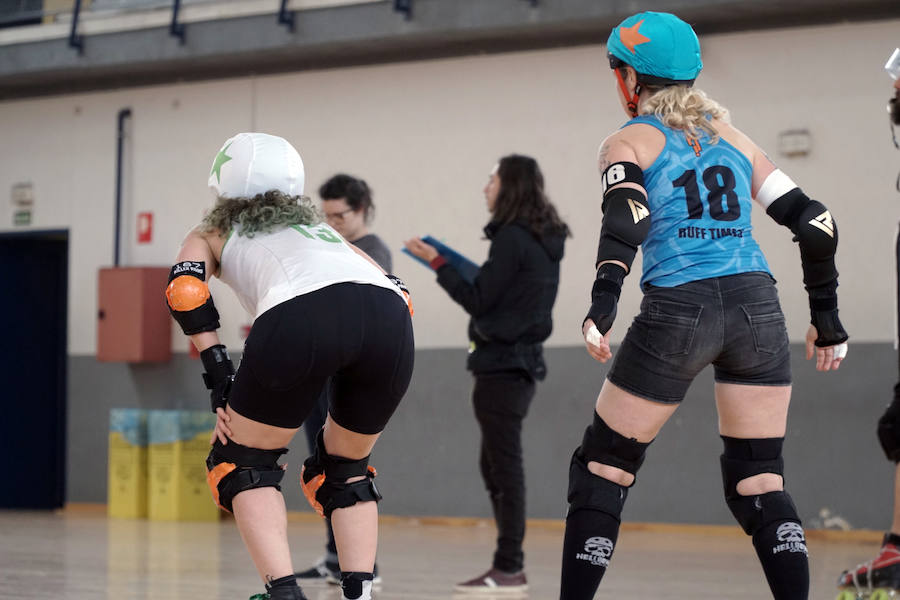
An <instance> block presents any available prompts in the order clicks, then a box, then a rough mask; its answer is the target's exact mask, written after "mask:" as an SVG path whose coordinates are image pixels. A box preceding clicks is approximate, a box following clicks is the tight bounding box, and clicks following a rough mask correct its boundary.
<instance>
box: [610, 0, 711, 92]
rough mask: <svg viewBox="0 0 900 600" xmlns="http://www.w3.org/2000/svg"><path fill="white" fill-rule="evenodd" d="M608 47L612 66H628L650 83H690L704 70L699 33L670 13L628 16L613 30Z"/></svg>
mask: <svg viewBox="0 0 900 600" xmlns="http://www.w3.org/2000/svg"><path fill="white" fill-rule="evenodd" d="M606 49H607V52H608V53H609V60H610V66H611V67H612V68H617V67H621V66H624V65H629V66H631V67H633V68H634V70H635V71H636V72H637V74H638V81H640V82H641V83H645V84H648V85H679V84H680V85H691V84H692V83H693V82H694V79H696V78H697V75H699V74H700V70H701V69H703V61H702V60H701V58H700V40H698V39H697V34H696V33H694V30H693V28H692V27H691V26H690V25H688V24H687V23H685V22H684V21H682V20H681V19H679V18H678V17H676V16H675V15H672V14H669V13H661V12H642V13H638V14H636V15H632V16H630V17H628V18H627V19H625V20H624V21H622V22H621V23H619V25H618V26H617V27H615V28H614V29H613V30H612V33H611V34H610V35H609V40H607V42H606Z"/></svg>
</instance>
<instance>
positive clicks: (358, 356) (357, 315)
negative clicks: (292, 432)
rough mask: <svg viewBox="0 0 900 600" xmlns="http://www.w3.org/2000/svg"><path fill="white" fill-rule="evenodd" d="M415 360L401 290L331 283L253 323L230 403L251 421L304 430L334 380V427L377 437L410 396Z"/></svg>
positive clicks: (286, 303) (410, 328) (229, 399)
mask: <svg viewBox="0 0 900 600" xmlns="http://www.w3.org/2000/svg"><path fill="white" fill-rule="evenodd" d="M413 355H414V342H413V331H412V321H411V320H410V317H409V309H408V308H407V306H406V303H405V302H404V301H403V299H402V298H400V296H399V295H397V293H396V292H393V291H391V290H389V289H385V288H381V287H378V286H374V285H364V284H357V283H340V284H336V285H331V286H328V287H326V288H323V289H320V290H317V291H315V292H310V293H309V294H304V295H302V296H297V297H296V298H293V299H292V300H289V301H287V302H283V303H281V304H279V305H277V306H275V307H273V308H271V309H269V310H267V311H266V312H264V313H263V314H261V315H260V316H259V317H258V318H257V319H256V322H255V323H254V324H253V328H252V329H251V331H250V335H249V337H248V338H247V343H246V344H245V346H244V355H243V357H242V358H241V364H240V367H239V368H238V370H237V374H236V375H235V378H234V386H233V387H232V390H231V395H230V397H229V398H228V404H229V405H230V406H231V407H232V408H233V409H234V410H235V411H236V412H237V413H238V414H241V415H243V416H245V417H247V418H250V419H253V420H254V421H259V422H261V423H265V424H267V425H274V426H276V427H288V428H296V427H300V425H301V424H302V423H303V420H304V419H305V418H306V416H307V415H308V414H309V413H310V411H311V410H312V408H313V405H314V404H315V403H316V401H317V399H318V398H319V394H321V392H322V388H323V386H324V385H325V383H326V381H328V379H329V378H331V386H332V387H331V395H330V397H331V404H330V406H329V413H330V414H331V417H332V418H333V419H334V420H335V422H337V424H338V425H340V426H341V427H345V428H347V429H349V430H351V431H354V432H356V433H363V434H373V433H379V432H381V431H382V430H383V429H384V427H385V425H386V424H387V422H388V419H390V418H391V415H392V414H393V413H394V410H395V409H396V408H397V405H398V404H399V403H400V399H401V398H402V397H403V394H404V393H406V388H407V387H408V386H409V381H410V378H411V377H412V369H413Z"/></svg>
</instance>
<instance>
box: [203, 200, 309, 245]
mask: <svg viewBox="0 0 900 600" xmlns="http://www.w3.org/2000/svg"><path fill="white" fill-rule="evenodd" d="M322 221H323V217H322V213H321V212H319V210H318V209H317V208H316V207H315V205H313V203H312V200H311V199H310V198H309V197H307V196H288V195H286V194H283V193H282V192H279V191H278V190H271V191H268V192H266V193H265V194H257V195H256V196H254V197H253V198H222V197H219V199H218V200H216V205H215V206H214V207H213V209H212V210H211V211H209V213H208V214H207V215H206V216H205V217H203V221H202V222H201V223H200V229H201V231H204V232H207V233H211V232H218V233H219V235H226V234H227V233H228V232H229V231H231V230H232V228H234V226H235V225H238V226H239V227H238V229H237V233H238V235H245V236H247V237H253V236H254V235H256V234H257V233H269V232H272V231H275V230H278V229H283V228H285V227H288V226H290V225H318V224H319V223H321V222H322Z"/></svg>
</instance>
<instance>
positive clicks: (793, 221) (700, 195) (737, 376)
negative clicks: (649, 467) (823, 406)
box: [560, 12, 847, 600]
mask: <svg viewBox="0 0 900 600" xmlns="http://www.w3.org/2000/svg"><path fill="white" fill-rule="evenodd" d="M607 50H608V52H609V64H610V67H611V68H612V75H613V78H614V81H615V85H616V86H617V89H618V95H619V100H620V101H621V104H622V108H623V109H624V110H625V112H626V113H627V114H628V116H629V118H630V120H629V121H628V122H627V123H625V125H624V126H623V127H622V128H621V129H619V130H618V131H616V132H615V133H613V134H612V135H610V136H609V137H608V138H607V139H606V140H605V141H604V142H603V144H602V145H601V147H600V153H599V170H600V173H601V175H602V178H601V189H602V194H603V203H602V210H603V221H602V224H600V226H599V229H600V242H599V246H598V250H597V261H596V266H597V272H596V279H595V281H594V285H593V289H592V291H591V301H592V302H591V307H590V310H589V311H588V314H587V317H586V318H585V319H584V322H583V326H582V332H583V334H584V337H585V346H586V349H587V351H588V353H589V354H590V355H591V356H592V357H593V358H594V359H596V360H598V361H600V362H606V361H608V360H609V359H610V358H612V352H611V350H610V345H609V339H610V329H611V328H612V326H613V322H614V319H615V316H616V304H617V302H618V298H619V293H620V291H621V288H622V283H623V280H624V279H625V277H626V275H628V273H629V271H630V270H631V264H632V261H633V260H634V258H635V254H636V253H637V249H638V247H641V248H642V253H643V273H642V274H641V279H640V284H641V288H642V290H643V292H644V298H643V302H642V303H641V311H640V314H638V316H637V317H635V319H634V321H633V322H632V324H631V327H630V328H629V329H628V332H627V333H626V335H625V338H624V340H623V341H622V345H621V346H620V347H619V348H618V350H617V352H616V357H615V360H614V361H613V364H612V367H611V368H610V370H609V373H608V374H607V378H606V381H605V382H604V384H603V388H602V389H601V391H600V395H599V397H598V398H597V403H596V406H595V411H594V413H593V415H592V423H591V425H590V426H589V427H588V428H587V431H586V432H585V434H584V438H583V441H582V443H581V445H580V446H579V447H578V448H577V449H576V450H575V453H574V455H573V456H572V461H571V464H570V468H569V487H568V500H569V511H568V515H567V518H566V533H565V539H564V542H563V559H562V578H561V589H560V599H561V600H591V599H592V598H593V597H594V594H595V592H596V590H597V587H598V586H599V584H600V580H601V578H602V577H603V574H604V573H605V572H606V569H607V567H608V566H609V565H610V560H611V559H612V556H613V553H614V551H615V545H616V540H617V537H618V533H619V525H620V520H621V512H622V508H623V506H624V503H625V499H626V497H627V495H628V490H629V488H630V487H631V486H632V485H634V482H635V474H636V473H637V471H638V469H639V468H640V466H641V464H642V463H643V461H644V456H645V453H646V451H647V448H648V446H649V445H650V443H651V442H652V441H653V439H654V438H655V437H656V435H657V434H658V433H659V431H660V429H661V428H662V426H663V425H664V424H665V423H666V421H667V420H668V419H669V417H671V416H672V414H673V413H674V412H675V410H676V409H677V408H678V405H679V403H680V402H681V401H682V399H683V398H684V395H685V392H686V391H687V389H688V386H689V385H690V384H691V382H692V381H693V379H694V377H695V376H696V375H697V374H698V373H699V372H700V371H701V370H702V369H703V368H704V367H706V366H707V365H709V364H712V365H713V367H714V369H715V381H716V383H715V399H716V408H717V409H718V413H719V433H720V435H721V437H722V441H723V444H724V452H723V454H722V455H721V467H722V478H723V482H724V492H725V501H726V503H727V505H728V507H729V509H730V510H731V512H732V514H733V515H734V517H735V519H736V520H737V522H738V523H739V524H740V525H741V527H742V528H743V529H744V531H745V532H746V533H747V535H749V536H751V537H752V540H753V546H754V548H755V549H756V553H757V556H758V558H759V561H760V563H761V564H762V568H763V571H764V573H765V575H766V579H767V581H768V584H769V588H770V590H771V593H772V597H773V598H775V599H776V600H805V599H806V598H807V597H808V595H809V566H808V560H807V548H806V543H805V542H806V540H805V537H804V533H803V528H802V526H801V524H800V518H799V516H798V514H797V509H796V508H795V506H794V503H793V501H792V500H791V497H790V496H789V495H788V493H787V492H786V491H785V490H784V481H783V477H782V474H783V473H784V461H783V459H782V444H783V442H784V436H785V431H786V425H787V411H788V403H789V401H790V396H791V366H790V352H789V344H788V336H787V330H786V328H785V321H784V315H783V313H782V311H781V306H780V304H779V301H778V293H777V291H776V289H775V281H774V279H772V276H771V274H770V272H769V267H768V265H767V263H766V259H765V257H764V256H763V253H762V251H761V250H760V248H759V246H758V245H757V243H756V241H755V240H754V239H753V235H752V228H751V222H750V211H751V208H752V204H753V200H755V201H756V203H757V204H758V205H759V206H760V207H761V208H763V209H764V210H765V211H766V213H767V214H768V215H769V216H770V217H772V218H773V219H774V220H775V221H776V222H777V223H779V224H780V225H783V226H785V227H787V228H788V229H790V231H791V234H792V235H793V236H794V239H795V240H796V241H797V242H799V247H800V260H801V264H802V267H803V283H804V285H805V286H806V290H807V292H808V295H809V307H810V314H811V324H810V327H809V330H808V332H807V335H806V354H807V358H813V357H815V361H816V369H818V370H820V371H830V370H835V369H837V368H838V367H839V366H840V364H841V361H842V360H843V358H844V356H846V353H847V343H846V342H847V334H846V332H845V331H844V328H843V327H842V325H841V322H840V320H839V319H838V302H837V282H838V281H837V280H838V273H837V270H836V269H835V266H834V255H835V251H836V249H837V240H838V236H837V228H836V225H835V220H834V218H833V217H832V215H831V213H830V212H829V211H828V209H827V208H825V207H824V206H823V205H822V204H821V203H819V202H817V201H815V200H813V199H811V198H809V197H808V196H807V195H806V194H805V193H804V192H803V191H802V190H801V189H800V188H799V187H797V185H796V184H795V183H794V182H793V181H792V180H791V179H790V178H789V177H788V176H787V175H786V174H785V173H782V172H781V171H780V170H779V169H778V168H777V167H776V166H775V165H774V164H773V163H772V162H771V161H770V160H769V159H768V157H767V156H766V155H765V153H763V151H762V150H761V149H760V148H759V147H758V146H757V145H756V144H755V143H754V142H753V141H752V140H751V139H750V138H748V137H747V136H746V135H744V134H743V133H742V132H741V131H739V130H738V129H736V128H735V127H734V126H733V125H731V123H730V120H729V118H728V113H727V111H726V110H725V109H724V108H723V107H722V106H721V105H719V104H718V103H716V102H715V101H713V100H711V99H710V98H708V97H707V96H706V95H705V94H704V93H703V92H702V91H700V90H698V89H695V88H694V87H693V83H694V79H696V77H697V75H699V73H700V70H701V68H702V66H703V63H702V61H701V59H700V43H699V41H698V39H697V36H696V34H695V33H694V31H693V29H692V28H691V27H690V25H688V24H687V23H685V22H684V21H682V20H681V19H679V18H678V17H676V16H674V15H671V14H666V13H656V12H644V13H640V14H637V15H634V16H631V17H629V18H627V19H625V21H623V22H622V23H621V24H620V25H619V26H618V27H616V28H615V29H614V30H613V31H612V34H611V35H610V37H609V41H608V45H607ZM726 585H727V582H724V581H723V582H722V587H723V589H724V588H725V586H726Z"/></svg>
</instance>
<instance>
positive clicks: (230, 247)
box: [219, 223, 405, 318]
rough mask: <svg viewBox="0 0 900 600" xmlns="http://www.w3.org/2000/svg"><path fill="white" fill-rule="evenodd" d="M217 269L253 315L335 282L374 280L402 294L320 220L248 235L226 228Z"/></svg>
mask: <svg viewBox="0 0 900 600" xmlns="http://www.w3.org/2000/svg"><path fill="white" fill-rule="evenodd" d="M219 269H220V270H219V279H221V280H222V281H224V282H225V283H226V284H228V286H229V287H231V289H233V290H234V293H235V294H237V297H238V299H239V300H240V301H241V304H242V305H243V307H244V308H245V309H246V310H247V312H249V313H250V314H251V315H252V316H253V318H256V317H258V316H259V315H261V314H262V313H264V312H266V311H267V310H269V309H270V308H272V307H273V306H276V305H278V304H281V303H282V302H286V301H288V300H290V299H291V298H295V297H297V296H300V295H303V294H308V293H310V292H314V291H316V290H319V289H322V288H324V287H327V286H329V285H333V284H335V283H346V282H353V283H363V284H369V285H375V286H378V287H383V288H386V289H389V290H392V291H394V292H396V293H397V295H398V296H400V297H401V298H403V296H402V294H401V292H400V290H399V289H397V287H396V286H395V285H394V284H393V283H391V281H390V280H389V279H388V278H387V277H385V276H384V274H383V273H382V272H381V271H380V270H378V268H377V267H375V266H374V265H373V264H371V263H370V262H369V261H367V260H366V259H364V258H363V257H361V256H359V255H358V254H357V253H356V252H354V251H353V249H352V248H351V247H350V246H349V245H348V244H347V243H346V242H344V240H343V238H341V236H340V235H338V234H337V232H335V230H334V229H332V228H331V227H329V226H328V225H326V224H325V223H320V224H319V225H291V226H289V227H285V228H284V229H280V230H278V231H274V232H272V233H257V234H256V235H254V236H253V237H252V238H251V237H247V236H243V235H238V231H235V230H232V232H231V234H230V235H229V237H228V240H227V241H226V242H225V246H224V247H223V248H222V258H221V260H220V261H219ZM404 301H405V300H404Z"/></svg>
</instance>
